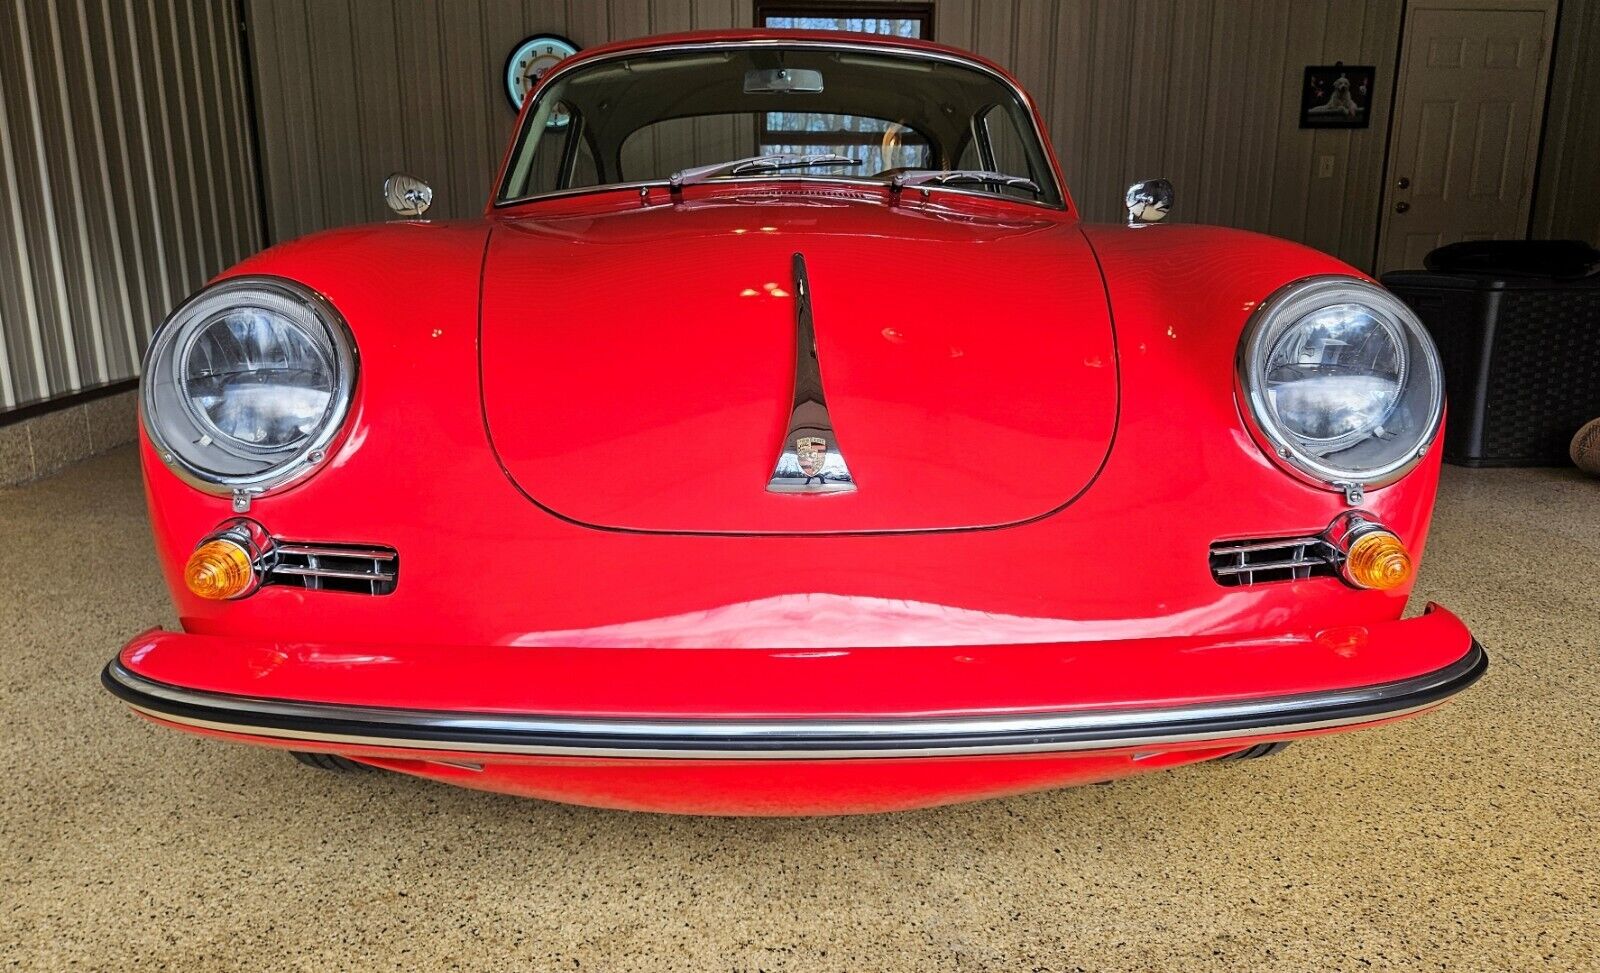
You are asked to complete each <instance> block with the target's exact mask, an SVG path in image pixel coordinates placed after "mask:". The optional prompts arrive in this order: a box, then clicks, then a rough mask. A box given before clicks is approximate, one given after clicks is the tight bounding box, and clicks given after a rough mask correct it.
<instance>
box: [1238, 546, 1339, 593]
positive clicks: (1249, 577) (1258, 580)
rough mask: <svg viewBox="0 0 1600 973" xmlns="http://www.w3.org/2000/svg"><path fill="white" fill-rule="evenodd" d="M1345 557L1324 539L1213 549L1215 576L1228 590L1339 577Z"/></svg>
mask: <svg viewBox="0 0 1600 973" xmlns="http://www.w3.org/2000/svg"><path fill="white" fill-rule="evenodd" d="M1343 560H1344V555H1343V554H1342V553H1341V552H1340V551H1339V549H1338V548H1337V547H1335V546H1333V544H1331V543H1329V542H1328V541H1327V540H1325V539H1323V538H1322V537H1320V536H1311V537H1285V538H1280V539H1276V540H1248V541H1223V542H1220V543H1217V544H1212V545H1211V576H1212V577H1213V578H1215V579H1216V582H1217V584H1220V585H1223V586H1224V587H1229V588H1232V587H1238V586H1241V585H1252V584H1262V583H1265V582H1269V581H1297V580H1300V579H1302V578H1323V577H1328V578H1332V577H1337V576H1338V574H1339V565H1340V563H1341V562H1342V561H1343Z"/></svg>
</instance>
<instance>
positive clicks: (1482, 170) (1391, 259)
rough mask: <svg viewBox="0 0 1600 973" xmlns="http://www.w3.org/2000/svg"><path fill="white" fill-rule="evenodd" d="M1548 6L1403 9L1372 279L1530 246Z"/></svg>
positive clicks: (1441, 4)
mask: <svg viewBox="0 0 1600 973" xmlns="http://www.w3.org/2000/svg"><path fill="white" fill-rule="evenodd" d="M1555 17H1556V0H1410V2H1409V3H1408V4H1407V5H1406V22H1405V33H1404V35H1403V39H1402V42H1401V51H1400V82H1399V86H1398V88H1397V90H1396V93H1395V111H1394V130H1393V133H1392V141H1391V142H1390V151H1389V169H1388V174H1387V175H1388V182H1387V184H1386V185H1387V187H1388V188H1387V190H1386V192H1385V194H1384V205H1383V220H1382V223H1381V229H1380V232H1379V238H1378V270H1379V271H1380V272H1382V271H1386V270H1399V269H1402V268H1420V267H1421V266H1422V258H1423V255H1425V254H1426V253H1427V252H1428V251H1429V250H1432V249H1433V248H1434V247H1439V246H1443V245H1444V244H1446V243H1455V242H1456V241H1458V240H1513V239H1521V238H1522V237H1524V236H1526V235H1527V230H1528V209H1529V206H1530V205H1531V203H1532V199H1533V168H1534V162H1535V156H1536V155H1537V153H1538V151H1539V132H1540V127H1541V125H1542V124H1543V121H1544V88H1545V79H1546V78H1547V77H1548V76H1549V73H1550V44H1551V38H1552V36H1553V33H1554V31H1555Z"/></svg>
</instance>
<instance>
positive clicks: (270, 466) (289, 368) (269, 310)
mask: <svg viewBox="0 0 1600 973" xmlns="http://www.w3.org/2000/svg"><path fill="white" fill-rule="evenodd" d="M357 371H358V357H357V353H356V345H355V339H354V337H353V336H352V334H351V332H350V328H349V325H348V324H346V323H345V320H344V318H343V316H341V315H340V314H339V312H338V311H337V310H336V309H335V308H334V307H333V305H332V304H331V303H330V302H329V301H328V300H327V299H326V298H324V297H323V296H322V295H320V294H318V293H317V292H316V291H313V290H312V289H310V288H308V287H306V286H305V285H303V284H300V283H297V282H295V281H292V280H288V279H286V278H282V277H267V276H242V277H231V278H228V279H227V280H224V281H221V282H219V283H217V284H214V285H212V286H210V287H207V288H205V289H204V290H202V291H200V292H199V293H198V294H195V295H194V296H192V297H190V298H189V299H188V300H187V301H185V302H184V303H183V304H182V305H180V306H179V307H178V309H177V310H175V311H173V312H172V314H171V315H170V316H169V317H168V318H167V320H166V322H165V323H164V324H163V325H162V326H161V327H160V328H159V329H158V330H157V332H156V335H155V337H154V338H153V339H152V340H151V342H150V347H149V349H148V350H147V351H146V352H145V360H144V376H143V379H142V380H141V383H140V392H139V404H140V417H141V421H142V422H143V424H144V430H145V433H146V435H147V436H149V438H150V441H151V443H152V444H153V445H154V446H155V448H156V450H157V452H158V453H159V454H160V456H161V459H162V461H163V462H164V463H165V464H166V465H167V468H168V469H170V470H172V471H173V473H174V474H175V475H176V476H178V477H179V478H180V479H182V480H183V481H184V482H185V483H188V484H189V485H190V486H193V487H194V488H196V489H198V490H202V491H204V492H207V493H213V494H219V495H224V496H227V495H232V496H233V497H234V498H235V503H236V506H237V505H238V503H239V501H240V500H241V498H242V499H243V500H244V501H246V503H247V501H248V498H250V497H254V496H259V495H261V494H265V493H270V492H272V491H275V490H278V489H281V488H283V487H285V486H287V485H289V484H290V483H292V482H294V481H296V480H298V479H299V478H301V477H302V476H304V475H306V474H307V473H309V472H310V471H311V470H313V469H314V468H316V467H317V465H318V464H320V463H322V462H323V461H324V460H325V459H326V458H327V455H328V452H329V450H330V448H331V446H332V444H333V443H334V440H335V439H336V438H337V437H338V436H339V435H340V434H341V433H342V432H343V431H344V427H345V420H346V419H347V417H348V415H349V411H350V406H351V401H352V399H353V396H354V392H355V385H356V376H357Z"/></svg>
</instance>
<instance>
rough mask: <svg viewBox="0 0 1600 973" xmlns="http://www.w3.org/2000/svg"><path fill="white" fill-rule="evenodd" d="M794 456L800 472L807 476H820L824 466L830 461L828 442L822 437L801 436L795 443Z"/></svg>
mask: <svg viewBox="0 0 1600 973" xmlns="http://www.w3.org/2000/svg"><path fill="white" fill-rule="evenodd" d="M794 456H795V459H796V460H797V461H798V462H799V464H800V472H802V473H804V474H805V475H806V476H808V477H810V476H820V475H821V474H822V464H823V463H825V462H827V460H828V441H827V440H826V439H823V438H822V437H820V436H801V437H800V438H799V439H796V440H795V441H794Z"/></svg>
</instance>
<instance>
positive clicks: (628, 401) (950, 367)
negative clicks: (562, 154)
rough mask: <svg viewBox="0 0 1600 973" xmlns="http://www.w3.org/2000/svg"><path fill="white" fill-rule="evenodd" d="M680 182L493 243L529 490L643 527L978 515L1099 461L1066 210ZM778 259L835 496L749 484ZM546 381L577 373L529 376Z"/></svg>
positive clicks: (1099, 437)
mask: <svg viewBox="0 0 1600 973" xmlns="http://www.w3.org/2000/svg"><path fill="white" fill-rule="evenodd" d="M687 195H689V196H690V198H689V200H687V201H686V202H683V203H673V202H671V201H670V199H669V198H668V197H667V194H666V193H665V192H662V193H660V194H658V197H657V198H656V199H655V200H654V202H653V203H652V204H650V205H642V206H641V205H637V204H636V205H634V206H631V207H628V208H626V209H618V210H613V211H611V212H608V213H603V214H594V213H584V214H581V215H571V216H560V215H548V216H534V215H529V216H528V217H526V218H524V219H519V220H512V221H508V222H507V223H506V224H505V225H504V227H503V228H500V229H497V230H496V232H495V234H494V238H493V241H492V242H491V244H490V247H489V258H488V262H487V265H486V268H485V278H484V292H483V383H484V389H483V394H484V402H485V412H486V415H487V418H488V425H489V431H490V433H491V435H492V437H493V440H494V445H495V448H496V450H497V451H498V453H499V455H500V459H501V461H502V462H504V463H505V465H506V467H507V469H508V470H509V471H510V472H511V473H512V475H513V476H514V477H515V478H516V480H517V482H518V484H519V485H520V486H521V487H522V488H523V489H524V490H525V491H526V492H527V493H528V494H529V495H530V496H531V497H533V498H534V499H535V500H538V501H540V502H541V503H543V504H544V505H546V506H547V507H549V508H550V509H551V510H554V511H557V512H559V513H561V514H562V515H564V516H566V517H570V518H572V519H574V520H578V521H582V522H584V523H589V524H595V525H600V526H612V527H630V528H637V529H647V530H666V531H696V532H704V531H722V532H751V533H817V532H837V531H866V530H907V529H929V528H933V529H937V528H950V527H974V526H990V525H996V524H1005V523H1013V522H1016V521H1021V520H1027V519H1029V518H1032V517H1037V516H1040V515H1042V514H1045V513H1048V512H1049V511H1051V510H1053V509H1055V508H1057V507H1059V506H1061V505H1063V504H1065V503H1066V502H1067V501H1068V500H1069V499H1071V498H1072V497H1073V496H1075V495H1076V494H1077V493H1079V492H1080V491H1081V490H1082V489H1083V488H1084V487H1086V486H1087V485H1088V483H1089V481H1090V480H1091V479H1092V478H1093V476H1094V475H1095V473H1096V471H1098V469H1099V468H1100V464H1101V462H1102V461H1103V460H1104V459H1105V456H1106V452H1107V450H1108V449H1109V447H1110V445H1111V437H1112V433H1113V431H1114V429H1115V423H1116V409H1117V377H1116V365H1117V362H1116V352H1115V348H1114V347H1113V341H1112V333H1111V326H1110V322H1109V316H1108V314H1107V310H1106V301H1105V292H1104V288H1103V287H1102V286H1101V284H1100V273H1099V270H1098V268H1097V267H1096V265H1095V261H1094V257H1093V255H1092V254H1091V253H1090V251H1089V246H1088V244H1087V243H1086V242H1085V240H1084V239H1083V235H1082V234H1081V233H1080V232H1079V231H1078V228H1077V226H1076V224H1075V223H1073V222H1072V221H1071V220H1070V219H1067V218H1064V217H1063V216H1062V214H1060V213H1057V212H1054V211H1050V210H1043V209H1036V210H1035V211H1033V212H1027V211H1023V212H1018V208H1017V207H1015V206H1012V207H1007V208H1006V210H1005V211H1004V212H984V211H982V210H975V209H974V208H972V207H968V208H967V210H966V211H961V210H952V209H951V208H950V207H947V206H928V205H925V204H923V203H921V202H920V201H919V202H911V201H907V202H905V203H904V204H902V205H897V206H889V205H886V202H885V199H884V194H883V193H881V192H872V191H866V192H859V193H851V194H845V193H842V192H840V191H838V190H835V191H834V192H833V193H832V194H830V195H828V196H819V194H817V193H816V192H815V191H806V190H804V189H797V188H795V187H792V188H790V189H789V190H788V191H769V192H765V193H750V192H748V191H747V192H742V193H737V194H735V193H728V192H725V191H706V190H698V189H697V190H695V191H694V192H692V193H689V194H687ZM795 253H802V254H804V255H805V260H806V265H807V272H808V277H809V283H810V287H811V303H812V309H813V315H814V319H815V322H816V332H817V346H818V357H819V360H820V362H821V365H822V371H823V381H824V385H825V386H826V389H827V395H828V408H829V411H830V413H831V414H832V416H833V421H834V423H835V428H836V429H837V430H839V436H840V437H841V438H840V440H839V441H838V442H837V443H832V444H830V448H832V449H842V450H843V452H844V455H845V456H846V458H847V460H848V462H849V465H850V471H851V473H852V474H853V476H854V478H855V481H856V483H857V484H858V486H859V487H860V489H859V490H857V491H856V492H854V493H849V494H835V495H830V496H815V497H795V496H793V495H785V494H775V493H768V492H766V490H765V489H764V488H765V486H766V482H767V478H768V477H769V476H770V475H771V474H772V467H773V463H774V461H776V460H777V458H778V454H779V452H781V448H782V446H783V438H784V433H785V431H786V430H787V428H788V422H789V412H790V406H791V403H790V401H789V398H788V396H787V394H785V391H784V390H787V389H788V388H789V387H790V386H791V384H792V382H793V376H794V367H795V366H794V355H795V306H796V298H795V296H794V290H795V282H794V281H793V280H792V278H791V272H790V264H791V257H792V255H793V254H795ZM707 267H715V268H716V272H715V273H706V272H705V270H704V268H707ZM996 267H1003V268H1005V269H1004V271H1003V272H1002V273H998V274H997V273H996V271H995V268H996ZM891 280H896V281H901V280H903V281H904V283H895V284H891V283H890V281H891ZM935 281H936V282H938V286H918V285H917V282H925V283H931V282H935ZM645 309H649V310H645ZM641 311H643V313H641ZM548 373H560V374H564V375H570V376H572V377H573V382H570V383H569V382H545V381H542V380H537V379H535V380H531V381H530V378H533V377H534V375H535V374H537V375H544V374H548ZM578 383H581V385H582V392H581V394H580V393H579V392H578V390H577V389H576V388H574V385H576V384H578ZM996 389H1005V390H1006V395H1004V396H997V395H995V390H996ZM775 392H776V394H774V393H775Z"/></svg>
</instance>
